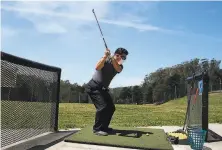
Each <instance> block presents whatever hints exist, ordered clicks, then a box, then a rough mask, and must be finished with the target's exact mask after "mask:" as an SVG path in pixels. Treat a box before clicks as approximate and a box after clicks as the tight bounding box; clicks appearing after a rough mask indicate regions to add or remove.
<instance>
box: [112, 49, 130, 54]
mask: <svg viewBox="0 0 222 150" xmlns="http://www.w3.org/2000/svg"><path fill="white" fill-rule="evenodd" d="M115 54H120V55H121V54H125V55H128V54H129V52H128V51H127V50H126V49H125V48H122V47H119V48H117V49H116V51H115Z"/></svg>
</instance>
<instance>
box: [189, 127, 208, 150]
mask: <svg viewBox="0 0 222 150" xmlns="http://www.w3.org/2000/svg"><path fill="white" fill-rule="evenodd" d="M187 131H188V141H189V144H190V147H191V148H192V149H194V150H202V149H203V146H204V142H205V136H206V131H205V130H202V129H201V128H197V127H188V128H187Z"/></svg>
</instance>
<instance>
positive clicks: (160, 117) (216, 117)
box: [1, 93, 222, 129]
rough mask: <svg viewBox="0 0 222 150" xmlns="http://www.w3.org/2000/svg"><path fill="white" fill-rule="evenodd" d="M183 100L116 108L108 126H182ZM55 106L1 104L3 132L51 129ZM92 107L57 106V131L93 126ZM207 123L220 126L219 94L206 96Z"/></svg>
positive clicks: (29, 103) (76, 105)
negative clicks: (207, 106) (6, 130)
mask: <svg viewBox="0 0 222 150" xmlns="http://www.w3.org/2000/svg"><path fill="white" fill-rule="evenodd" d="M186 103H187V100H186V97H184V98H180V99H178V100H172V101H170V102H168V103H165V104H162V105H158V106H155V105H123V104H117V105H116V112H115V113H114V116H113V120H112V122H111V125H114V126H124V127H136V126H153V125H183V122H184V117H185V113H186V107H187V106H186ZM53 109H54V105H53V106H52V105H51V104H50V103H39V102H18V101H3V100H2V101H1V112H2V113H1V116H2V117H1V118H2V119H1V124H2V129H6V128H10V129H17V128H38V129H42V128H46V127H47V128H52V127H50V125H52V124H51V123H52V122H50V121H51V120H52V118H49V117H50V116H51V114H52V113H53V112H52V110H53ZM94 116H95V107H94V105H93V104H79V103H60V104H59V129H67V128H83V127H86V126H88V125H92V124H93V123H94ZM209 122H210V123H222V93H212V94H210V95H209Z"/></svg>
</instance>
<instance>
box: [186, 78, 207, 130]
mask: <svg viewBox="0 0 222 150" xmlns="http://www.w3.org/2000/svg"><path fill="white" fill-rule="evenodd" d="M202 83H203V80H195V81H194V82H190V83H189V84H188V86H187V91H188V105H189V107H188V122H187V126H189V127H202V114H203V113H202V111H203V110H202V106H203V104H202Z"/></svg>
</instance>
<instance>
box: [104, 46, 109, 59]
mask: <svg viewBox="0 0 222 150" xmlns="http://www.w3.org/2000/svg"><path fill="white" fill-rule="evenodd" d="M109 56H110V50H109V49H108V48H107V49H106V50H105V57H106V58H107V57H109Z"/></svg>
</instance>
